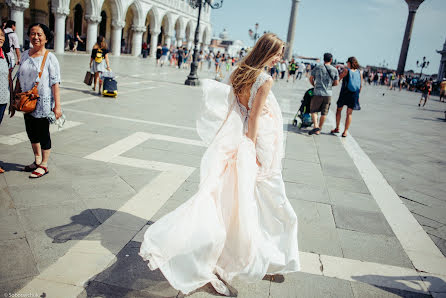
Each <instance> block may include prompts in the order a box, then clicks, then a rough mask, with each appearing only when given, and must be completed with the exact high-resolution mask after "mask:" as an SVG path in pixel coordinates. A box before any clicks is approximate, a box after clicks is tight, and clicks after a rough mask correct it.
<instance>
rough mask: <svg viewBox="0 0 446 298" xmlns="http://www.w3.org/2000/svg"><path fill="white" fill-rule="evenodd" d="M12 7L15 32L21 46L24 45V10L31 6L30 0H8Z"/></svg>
mask: <svg viewBox="0 0 446 298" xmlns="http://www.w3.org/2000/svg"><path fill="white" fill-rule="evenodd" d="M6 3H7V4H8V5H9V7H10V8H11V20H13V21H15V33H16V34H17V36H18V38H19V44H20V46H23V33H24V31H25V30H24V28H23V12H24V11H25V9H27V8H28V7H29V1H28V0H6Z"/></svg>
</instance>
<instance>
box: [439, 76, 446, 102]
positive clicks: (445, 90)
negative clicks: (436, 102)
mask: <svg viewBox="0 0 446 298" xmlns="http://www.w3.org/2000/svg"><path fill="white" fill-rule="evenodd" d="M440 101H441V102H445V101H446V78H443V81H442V82H441V83H440Z"/></svg>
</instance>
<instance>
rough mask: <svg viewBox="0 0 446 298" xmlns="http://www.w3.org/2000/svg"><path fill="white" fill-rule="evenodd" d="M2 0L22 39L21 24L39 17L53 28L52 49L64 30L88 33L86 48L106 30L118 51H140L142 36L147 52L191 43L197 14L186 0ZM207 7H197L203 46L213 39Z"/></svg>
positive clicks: (61, 46) (61, 45)
mask: <svg viewBox="0 0 446 298" xmlns="http://www.w3.org/2000/svg"><path fill="white" fill-rule="evenodd" d="M6 4H7V6H8V7H4V8H2V9H4V10H6V9H8V8H9V12H8V15H9V19H12V20H14V21H16V24H17V25H16V33H17V34H18V36H19V40H20V43H21V44H22V45H23V44H24V40H26V39H27V37H26V36H25V35H24V34H25V33H26V31H27V28H25V26H28V25H29V24H31V23H33V22H43V23H46V24H47V25H49V27H50V29H51V30H53V31H54V37H55V40H54V49H55V51H56V53H63V52H64V50H65V48H66V44H65V42H66V36H67V35H69V36H72V37H73V38H75V35H76V33H79V36H80V37H81V38H83V39H86V51H87V52H90V51H91V49H92V47H93V45H94V44H95V42H96V38H97V36H98V35H99V34H101V35H104V36H105V38H106V41H107V43H108V44H109V48H110V49H111V52H112V54H113V55H117V56H119V55H120V54H121V52H122V51H123V52H125V53H132V55H134V56H137V55H139V54H140V53H141V47H142V44H143V43H144V42H146V43H147V44H148V45H149V46H150V54H151V56H154V55H155V51H156V46H157V45H159V44H167V45H168V46H169V45H174V46H178V45H181V46H188V47H192V44H193V39H194V33H195V27H196V20H197V15H198V10H197V9H193V8H192V7H191V6H190V5H189V3H188V1H187V0H6ZM37 8H38V9H37ZM210 12H211V9H210V7H209V6H206V7H205V8H204V9H203V10H202V13H201V22H200V33H199V40H200V44H201V47H203V48H206V47H207V46H208V45H209V44H210V42H211V36H212V34H211V32H212V31H211V23H210ZM3 15H5V12H4V11H2V16H3ZM152 45H154V46H152Z"/></svg>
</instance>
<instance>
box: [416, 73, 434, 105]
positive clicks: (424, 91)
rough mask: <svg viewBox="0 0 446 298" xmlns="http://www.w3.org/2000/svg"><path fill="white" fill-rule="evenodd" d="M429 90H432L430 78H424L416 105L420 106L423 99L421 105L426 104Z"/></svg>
mask: <svg viewBox="0 0 446 298" xmlns="http://www.w3.org/2000/svg"><path fill="white" fill-rule="evenodd" d="M431 91H432V79H430V80H429V81H427V80H426V82H424V85H423V87H422V88H421V99H420V103H419V104H418V106H421V103H422V102H423V100H424V103H423V107H424V106H425V105H426V102H427V100H428V99H429V95H430V94H431Z"/></svg>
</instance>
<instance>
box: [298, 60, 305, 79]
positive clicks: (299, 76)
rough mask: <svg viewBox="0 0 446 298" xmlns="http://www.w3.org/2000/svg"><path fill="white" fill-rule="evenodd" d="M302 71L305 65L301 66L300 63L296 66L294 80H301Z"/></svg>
mask: <svg viewBox="0 0 446 298" xmlns="http://www.w3.org/2000/svg"><path fill="white" fill-rule="evenodd" d="M304 71H305V64H303V63H302V62H299V63H298V64H297V76H296V79H299V80H300V79H302V75H303V73H304Z"/></svg>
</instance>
